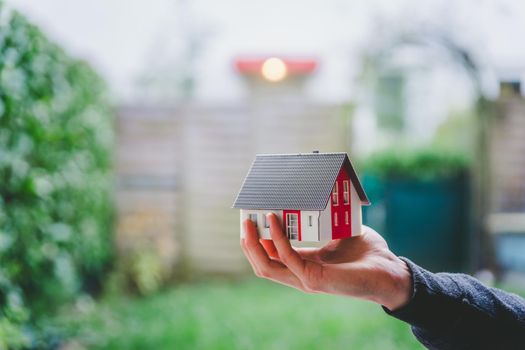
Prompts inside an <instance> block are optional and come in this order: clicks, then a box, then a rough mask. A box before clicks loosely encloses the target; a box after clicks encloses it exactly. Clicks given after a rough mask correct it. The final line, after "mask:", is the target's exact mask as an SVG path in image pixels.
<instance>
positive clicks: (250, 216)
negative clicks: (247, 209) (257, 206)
mask: <svg viewBox="0 0 525 350" xmlns="http://www.w3.org/2000/svg"><path fill="white" fill-rule="evenodd" d="M248 219H250V220H251V221H252V222H253V224H254V225H255V227H257V214H248Z"/></svg>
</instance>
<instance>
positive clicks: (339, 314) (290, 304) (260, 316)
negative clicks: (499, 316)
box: [52, 279, 422, 350]
mask: <svg viewBox="0 0 525 350" xmlns="http://www.w3.org/2000/svg"><path fill="white" fill-rule="evenodd" d="M52 323H54V324H55V325H56V326H58V327H59V328H60V329H63V330H64V332H65V334H66V335H67V336H68V337H69V338H70V339H71V340H72V341H74V342H75V343H77V344H78V343H80V344H81V345H83V346H84V347H86V348H88V349H225V350H226V349H228V350H232V349H343V348H344V349H382V350H387V349H422V346H421V345H419V343H417V341H416V340H415V338H414V337H413V335H412V333H411V332H410V329H409V326H408V325H406V324H404V323H403V322H400V321H397V320H395V319H393V318H391V317H389V316H387V315H386V314H385V313H384V312H383V310H382V309H381V308H380V307H379V306H377V305H374V304H372V303H367V302H361V301H357V300H353V299H350V298H343V297H333V296H328V295H307V294H303V293H300V292H298V291H295V290H293V289H290V288H286V287H282V286H279V285H276V284H273V283H271V282H268V281H263V280H253V279H250V280H246V281H243V282H208V283H199V284H193V285H181V286H179V287H176V288H174V289H171V290H169V291H166V292H163V293H160V294H158V295H155V296H152V297H149V298H142V299H141V298H122V297H120V298H116V297H113V298H106V299H104V300H102V301H101V302H99V303H98V304H95V305H94V306H91V307H85V306H84V307H78V306H77V307H72V308H70V309H67V310H64V311H63V312H62V313H61V314H60V315H59V316H58V318H56V319H55V320H53V322H52Z"/></svg>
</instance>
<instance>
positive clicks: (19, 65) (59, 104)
mask: <svg viewBox="0 0 525 350" xmlns="http://www.w3.org/2000/svg"><path fill="white" fill-rule="evenodd" d="M0 6H1V3H0ZM105 92H106V88H105V85H104V83H103V82H102V80H101V79H100V78H99V77H98V76H97V75H96V74H95V73H94V72H93V71H92V70H91V68H90V67H89V66H88V65H87V64H85V63H83V62H79V61H77V60H74V59H71V58H70V57H68V55H67V54H66V53H64V52H63V51H62V50H61V49H60V48H59V47H58V46H56V45H55V44H53V43H51V42H50V41H48V39H46V37H45V36H44V35H43V34H42V33H41V32H40V30H39V29H38V28H37V27H35V26H34V25H31V24H30V23H28V21H27V20H26V19H25V18H24V17H23V16H21V15H20V14H18V13H16V12H10V11H7V10H6V9H5V8H3V7H0V195H1V197H0V348H2V349H3V348H8V347H9V348H17V347H21V346H22V345H24V344H25V345H30V344H29V343H30V342H32V339H31V338H32V337H31V336H30V335H31V332H29V331H28V329H29V328H28V327H27V326H25V327H24V331H23V332H22V331H21V328H20V327H19V326H18V325H21V324H24V323H27V322H30V320H31V319H33V318H35V317H37V316H38V315H39V314H41V313H43V312H45V311H48V310H53V308H54V307H55V306H56V305H58V303H60V302H62V301H64V300H68V299H70V298H71V297H73V296H74V295H75V294H76V293H78V292H79V291H80V290H85V291H89V292H92V291H95V290H96V289H97V288H98V286H99V282H100V279H101V276H102V274H103V272H104V271H105V269H106V267H107V265H108V262H109V260H110V257H111V254H112V244H111V237H110V233H111V225H112V224H111V219H112V218H111V216H112V214H111V210H112V209H111V208H112V203H111V200H110V194H111V178H110V173H109V171H110V160H111V159H110V154H109V151H108V150H109V149H110V148H111V144H112V124H111V123H112V121H111V110H110V107H109V103H108V100H107V99H106V94H105ZM29 310H31V312H30V311H29Z"/></svg>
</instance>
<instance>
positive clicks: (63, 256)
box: [0, 0, 525, 349]
mask: <svg viewBox="0 0 525 350" xmlns="http://www.w3.org/2000/svg"><path fill="white" fill-rule="evenodd" d="M523 37H525V3H522V2H520V1H517V0H515V1H510V0H500V1H496V0H483V1H479V0H477V1H474V0H463V1H426V2H420V1H414V0H396V1H387V0H375V1H366V2H364V1H339V0H329V1H327V0H325V1H317V0H308V1H288V2H282V1H276V0H267V1H265V2H246V1H240V0H225V1H221V2H220V3H219V2H214V1H209V0H194V1H189V0H150V1H147V2H146V1H139V0H134V1H129V0H128V1H124V0H116V1H111V2H107V1H102V0H92V1H74V2H72V1H65V0H46V1H39V2H35V1H31V0H4V1H3V3H2V5H1V7H0V87H1V88H0V178H1V181H0V194H1V198H0V262H1V263H0V349H11V348H12V349H19V348H21V349H92V348H93V349H144V348H158V349H252V348H253V349H320V348H321V349H322V348H341V347H343V346H344V347H345V348H347V347H353V348H358V349H378V348H381V349H401V348H402V349H410V348H414V349H419V348H421V346H420V345H419V344H418V343H417V342H416V341H415V340H414V338H413V336H412V335H411V333H410V330H409V327H408V326H407V325H405V324H402V323H401V322H399V321H396V320H394V319H391V318H389V317H387V316H386V315H385V314H384V313H383V311H382V310H381V309H380V308H379V307H378V306H376V305H372V304H369V303H365V302H360V301H355V300H348V299H345V298H336V297H329V296H320V295H303V294H301V293H299V292H296V291H294V290H289V289H287V288H285V287H281V286H277V285H274V284H272V283H270V282H267V281H261V280H256V279H254V278H253V277H252V273H251V269H250V267H249V266H248V264H247V261H246V259H245V258H244V256H243V255H242V252H241V250H240V248H239V222H238V220H239V213H238V211H237V210H233V209H231V205H232V203H233V200H234V199H235V196H236V194H237V191H238V190H239V188H240V185H241V183H242V180H243V178H244V176H245V174H246V173H247V171H248V168H249V166H250V164H251V162H252V160H253V159H254V156H255V154H257V153H293V152H311V151H312V150H320V151H321V152H333V151H345V152H348V154H349V155H350V157H351V159H352V161H353V162H354V166H355V167H356V168H357V171H358V173H359V174H360V177H361V180H362V182H363V184H364V187H365V190H366V192H367V194H368V196H369V197H370V199H371V201H372V205H371V206H370V207H367V208H365V210H364V213H363V216H364V222H365V223H366V224H367V225H369V226H371V227H373V228H374V229H376V230H377V231H378V232H380V233H381V234H382V235H383V236H384V237H385V238H386V239H387V241H388V243H389V245H390V247H391V249H392V250H393V251H394V252H395V253H396V254H398V255H404V256H406V257H409V258H410V259H412V260H413V261H415V262H416V263H418V264H420V265H422V266H423V267H426V268H428V269H430V270H432V271H462V272H467V273H471V274H475V275H476V276H477V277H479V278H480V279H482V280H483V281H484V282H485V283H489V284H495V285H496V286H498V287H501V288H504V289H507V290H513V291H515V292H517V293H520V294H522V295H525V254H524V253H523V252H525V101H524V98H523V96H524V94H525V88H524V87H523V85H522V81H523V80H524V79H525V45H523V44H522V42H523ZM520 43H521V44H520Z"/></svg>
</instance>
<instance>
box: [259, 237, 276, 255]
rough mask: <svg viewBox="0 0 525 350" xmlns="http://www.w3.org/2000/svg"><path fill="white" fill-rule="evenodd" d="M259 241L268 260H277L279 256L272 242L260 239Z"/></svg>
mask: <svg viewBox="0 0 525 350" xmlns="http://www.w3.org/2000/svg"><path fill="white" fill-rule="evenodd" d="M260 241H261V244H262V246H263V248H264V250H266V253H267V254H268V255H269V256H270V258H272V259H276V260H279V254H278V253H277V248H275V244H273V241H272V240H271V239H261V240H260Z"/></svg>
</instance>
